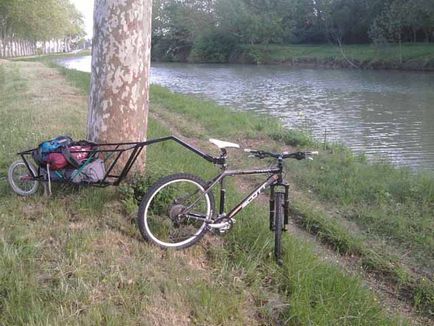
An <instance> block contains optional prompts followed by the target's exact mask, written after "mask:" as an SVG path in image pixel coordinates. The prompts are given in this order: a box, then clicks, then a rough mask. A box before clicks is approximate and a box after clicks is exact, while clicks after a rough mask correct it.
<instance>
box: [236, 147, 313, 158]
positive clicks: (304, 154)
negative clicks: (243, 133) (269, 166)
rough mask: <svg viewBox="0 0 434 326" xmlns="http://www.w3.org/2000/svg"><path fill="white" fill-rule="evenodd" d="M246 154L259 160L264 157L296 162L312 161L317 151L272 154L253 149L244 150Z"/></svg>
mask: <svg viewBox="0 0 434 326" xmlns="http://www.w3.org/2000/svg"><path fill="white" fill-rule="evenodd" d="M244 151H245V152H246V153H250V154H251V155H252V156H253V157H257V158H259V159H263V158H266V157H272V158H276V159H287V158H294V159H296V160H304V159H312V156H313V155H318V152H317V151H306V152H294V153H288V152H283V153H272V152H267V151H262V150H255V149H249V148H246V149H244Z"/></svg>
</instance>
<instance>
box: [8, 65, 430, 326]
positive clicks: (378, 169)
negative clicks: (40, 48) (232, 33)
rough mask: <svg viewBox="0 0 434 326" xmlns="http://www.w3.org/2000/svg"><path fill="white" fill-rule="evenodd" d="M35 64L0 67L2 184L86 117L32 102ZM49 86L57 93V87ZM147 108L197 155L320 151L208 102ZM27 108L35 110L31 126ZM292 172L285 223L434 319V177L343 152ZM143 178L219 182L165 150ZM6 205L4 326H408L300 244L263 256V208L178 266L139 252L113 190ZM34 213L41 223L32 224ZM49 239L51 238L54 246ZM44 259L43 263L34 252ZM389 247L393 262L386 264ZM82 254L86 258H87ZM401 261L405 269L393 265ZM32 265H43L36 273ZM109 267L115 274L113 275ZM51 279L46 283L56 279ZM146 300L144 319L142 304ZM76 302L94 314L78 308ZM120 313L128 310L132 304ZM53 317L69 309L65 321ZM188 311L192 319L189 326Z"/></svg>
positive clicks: (160, 97) (178, 101)
mask: <svg viewBox="0 0 434 326" xmlns="http://www.w3.org/2000/svg"><path fill="white" fill-rule="evenodd" d="M45 63H46V64H49V65H53V64H52V63H49V62H48V61H46V62H45ZM23 65H28V66H23ZM32 65H34V66H32ZM37 65H39V64H38V63H19V62H18V63H16V64H13V63H11V64H7V65H6V66H3V67H2V66H0V81H1V82H0V95H1V96H2V97H0V104H1V105H0V110H3V111H4V112H3V111H2V114H3V116H4V117H5V119H3V120H2V122H0V125H1V131H0V135H1V139H2V142H3V139H4V140H5V141H4V144H3V147H0V150H1V152H2V156H1V158H0V171H5V169H6V167H7V165H8V164H9V163H10V162H11V160H12V156H11V155H13V153H15V152H16V150H18V149H22V148H25V146H29V143H32V145H34V144H36V143H37V142H38V141H40V140H42V139H44V138H47V137H50V136H53V135H49V133H53V132H54V130H55V131H56V132H58V133H59V134H61V133H65V132H69V133H70V134H72V135H74V136H76V137H81V136H82V135H83V132H84V130H83V126H84V125H85V124H84V122H83V121H84V116H85V107H84V106H85V104H86V103H85V102H80V100H79V102H80V103H81V104H79V105H78V106H77V103H75V104H74V103H70V102H69V100H68V101H65V103H63V105H62V106H59V105H60V104H59V103H51V102H45V101H46V100H48V99H44V100H43V99H38V98H35V92H34V91H35V90H33V92H31V91H30V88H31V87H34V86H33V85H29V83H35V85H36V84H37V85H40V87H43V86H44V83H48V84H49V83H50V82H51V81H50V80H47V81H44V82H38V83H36V78H37V76H36V75H37V73H36V71H37V69H42V68H40V67H39V68H38V67H37ZM56 68H57V69H58V70H59V71H60V72H61V73H62V75H63V76H64V77H65V78H66V79H67V80H68V82H69V83H70V85H71V86H72V87H73V88H75V89H78V90H79V92H81V94H83V95H87V94H88V89H89V74H87V73H82V72H78V71H73V70H68V69H64V68H60V67H56ZM52 83H53V84H52V87H53V89H55V87H54V86H55V82H54V81H52ZM1 85H3V86H1ZM48 87H51V86H48ZM44 89H46V87H45V88H44ZM23 94H26V95H25V96H23ZM53 94H54V93H53ZM53 96H54V95H53ZM55 96H61V95H60V94H58V95H55ZM18 98H19V99H20V100H19V101H18V100H17V99H18ZM35 101H36V102H35ZM81 101H83V99H82V100H81ZM50 103H51V104H50ZM151 103H152V104H151V106H152V107H151V112H155V113H156V114H158V112H160V111H161V113H162V114H163V113H166V114H173V115H177V117H180V118H183V119H186V120H188V121H190V122H193V123H194V125H196V126H199V127H200V128H196V129H195V128H193V129H188V127H185V129H183V136H185V137H194V138H195V139H197V140H198V141H200V142H203V144H206V142H204V141H205V140H206V139H207V138H208V137H210V136H216V137H224V138H226V139H227V140H234V141H239V142H240V143H243V142H258V143H259V144H262V145H261V146H262V147H263V146H265V145H263V144H264V143H266V144H268V146H271V147H280V148H281V147H282V146H284V144H288V145H291V146H298V147H299V148H300V149H303V148H306V146H308V147H309V148H314V147H319V145H318V144H315V142H314V141H313V140H312V139H311V138H310V137H309V136H306V135H305V134H302V133H299V132H294V131H288V130H286V129H284V128H282V127H281V126H280V124H279V123H278V122H277V121H276V120H274V119H270V118H265V117H263V116H260V117H258V116H253V115H250V114H246V113H240V112H233V111H232V110H230V109H228V108H224V107H221V106H218V105H217V104H215V103H213V102H211V101H203V100H199V99H196V98H192V97H189V96H185V95H180V94H175V93H172V92H170V91H168V90H167V89H165V88H162V87H159V86H152V87H151ZM48 104H49V105H48ZM47 105H48V111H47ZM70 105H76V106H77V109H70V110H67V111H65V110H66V108H67V107H70ZM29 108H31V109H32V110H34V112H32V113H31V114H30V115H29V111H28V110H29ZM49 110H53V113H55V112H57V113H58V114H57V116H56V114H50V115H49V121H50V124H51V125H53V126H55V128H54V130H47V128H44V127H43V125H45V124H46V123H47V122H45V123H42V121H45V120H41V119H44V116H45V115H44V113H47V112H51V111H49ZM56 110H58V111H56ZM64 112H67V113H66V115H64ZM26 114H27V116H26ZM66 121H68V123H66ZM268 130H272V132H270V131H268ZM149 131H150V134H149V135H148V136H149V138H152V137H156V136H161V135H167V134H169V133H170V132H169V130H167V128H166V127H164V126H162V125H161V124H160V123H159V122H158V121H157V120H155V119H153V118H151V119H150V124H149ZM12 135H14V137H12ZM173 153H177V160H176V161H175V162H172V161H167V157H170V156H171V155H173ZM162 162H165V165H163V164H162ZM288 169H289V170H290V171H291V175H292V177H291V183H293V184H292V188H293V190H294V191H295V192H296V195H295V197H294V198H293V203H294V205H293V214H294V216H295V217H297V218H298V221H299V224H300V225H301V226H303V227H305V228H306V229H307V230H308V231H309V232H312V233H314V234H316V235H317V236H318V239H319V240H321V241H324V242H325V243H328V244H329V245H331V246H332V247H333V248H335V249H336V250H337V251H338V252H340V253H341V254H343V255H346V254H348V255H356V256H360V257H361V258H362V263H361V267H362V268H365V269H371V270H372V271H374V272H375V273H383V275H384V277H386V278H391V282H392V284H395V285H396V289H395V290H396V291H398V292H399V291H402V293H403V294H406V295H409V296H410V299H409V301H410V302H411V303H412V304H413V305H414V307H415V308H416V310H419V311H420V312H421V313H428V315H429V311H430V310H431V311H432V310H433V309H434V287H433V284H432V279H430V277H429V275H428V276H427V277H424V276H421V274H416V275H415V274H414V273H412V272H411V269H412V268H416V269H421V270H428V271H429V273H428V274H430V275H431V277H432V270H433V269H434V266H432V265H431V263H432V262H433V260H432V258H433V257H432V253H433V246H434V244H433V239H434V225H433V224H432V215H430V214H431V213H430V212H432V210H433V209H434V178H433V176H432V175H428V174H415V173H413V172H411V171H408V170H406V169H397V168H394V167H392V166H390V165H388V164H380V165H376V164H370V163H368V162H367V161H366V159H365V158H364V157H363V156H356V155H354V154H353V153H351V152H350V151H348V150H347V149H345V148H341V147H332V148H330V149H328V150H327V151H322V152H321V155H320V158H319V159H318V160H317V161H315V162H313V163H311V164H308V163H306V164H300V163H299V162H296V163H294V162H289V164H288ZM148 171H151V172H150V174H149V177H150V178H156V177H157V176H158V175H162V174H166V173H169V172H172V171H173V172H179V171H184V172H189V171H190V172H193V173H195V174H200V175H202V176H205V177H209V176H211V175H212V174H213V173H215V172H216V171H215V169H214V168H213V167H212V166H211V167H210V166H209V165H207V164H206V163H204V164H203V163H199V164H198V163H197V160H195V158H194V157H192V156H191V155H190V154H188V153H183V152H180V150H179V148H178V147H176V146H175V145H172V144H170V145H158V146H155V147H150V148H149V151H148ZM230 188H231V189H230V191H231V193H236V195H235V197H239V196H240V195H239V193H237V190H236V187H235V185H233V184H232V185H230ZM0 193H1V195H2V198H1V199H0V204H2V205H3V206H2V208H0V216H2V219H3V220H2V221H0V240H1V241H0V257H1V259H0V261H2V262H3V265H2V266H1V267H2V268H1V269H0V281H1V283H0V293H1V291H2V290H3V288H2V286H5V287H8V288H11V289H12V292H11V295H10V296H8V297H6V299H0V323H2V324H5V325H8V324H10V325H12V324H16V323H29V322H30V323H38V321H39V322H47V321H50V322H52V323H56V322H65V321H67V320H68V319H67V317H68V316H75V314H77V316H80V317H78V318H79V320H80V321H81V322H88V323H98V322H103V323H117V322H121V321H122V322H124V323H126V324H133V323H137V322H141V321H144V319H143V318H145V317H144V313H153V314H154V316H156V317H155V318H159V319H157V322H159V323H160V324H162V323H164V322H167V323H168V324H170V320H169V319H165V318H169V316H164V314H163V313H162V311H161V310H159V308H158V307H159V305H161V304H163V302H165V303H167V302H169V304H170V307H168V308H167V309H169V314H171V315H175V316H176V317H177V318H178V320H180V321H181V322H180V323H179V324H183V322H182V321H187V322H186V323H184V324H188V323H193V324H204V323H206V324H216V325H217V324H226V325H233V324H276V323H277V324H279V323H283V324H289V325H300V324H301V325H308V324H312V325H401V324H404V325H405V324H406V321H405V320H400V317H399V316H387V314H386V313H384V311H382V310H381V308H380V305H379V303H378V300H379V299H378V297H376V296H375V295H373V294H372V292H370V291H368V290H367V289H366V288H365V287H364V286H363V285H362V283H361V281H360V279H358V277H354V276H348V275H346V274H345V273H343V272H342V271H340V270H339V268H337V267H335V266H331V265H329V264H328V263H324V262H321V261H320V260H319V259H318V257H316V256H315V254H314V253H313V250H312V248H311V247H310V246H309V245H306V244H304V243H303V241H301V240H299V239H296V238H292V237H291V238H290V237H285V242H284V252H285V257H284V261H285V264H284V266H285V268H283V270H281V269H279V268H278V267H277V266H275V264H273V260H272V257H271V256H270V253H271V252H272V241H271V240H272V239H271V237H272V235H271V233H270V232H269V231H268V230H267V225H266V224H267V223H266V216H267V208H266V207H261V206H260V205H256V206H254V207H251V208H250V209H249V210H248V211H246V212H245V213H244V215H243V216H242V217H241V218H240V221H239V223H237V225H236V226H235V228H234V229H233V230H232V231H231V233H229V234H228V235H227V236H226V237H225V238H224V245H223V246H220V245H218V246H214V247H210V248H207V250H206V251H203V247H200V246H199V248H198V249H193V250H190V251H187V253H186V255H185V256H181V257H180V258H179V256H177V255H176V254H171V253H169V254H168V255H164V257H163V259H161V257H160V251H159V250H158V249H156V248H153V247H152V246H148V245H146V244H145V243H143V241H141V240H140V239H137V235H138V232H137V229H136V227H135V226H134V225H131V224H130V223H129V222H126V221H125V220H123V219H122V214H125V213H122V212H119V211H118V210H117V209H114V210H113V209H110V207H116V205H117V203H119V202H118V200H117V199H116V196H115V194H114V192H113V191H112V190H107V191H101V190H95V191H94V190H85V191H80V192H79V193H74V192H72V193H71V192H66V193H62V192H61V193H60V194H59V195H58V196H55V198H53V199H52V201H51V200H50V201H44V202H43V205H41V204H39V203H38V202H39V200H40V199H39V198H32V199H29V200H21V199H19V198H16V197H15V196H14V195H12V194H10V192H9V191H8V189H7V187H6V186H5V185H0ZM65 204H67V205H72V207H71V208H68V206H65ZM33 210H36V212H37V213H36V215H37V219H36V220H35V219H34V217H33V215H34V214H32V213H33ZM75 211H76V212H78V213H74V212H75ZM105 214H107V216H105ZM7 216H10V217H9V218H6V217H7ZM88 216H89V217H91V219H89V218H88ZM16 221H18V222H21V223H17V222H16ZM430 221H431V222H430ZM347 222H348V223H350V224H347ZM59 223H60V224H59ZM62 223H63V224H64V225H63V226H62V225H61V224H62ZM77 223H78V224H83V225H84V227H83V226H80V225H79V226H77V225H76V224H77ZM349 225H354V227H349ZM354 228H356V229H354ZM44 229H45V230H44ZM5 230H7V231H11V232H5ZM45 238H48V239H51V240H49V242H48V246H47V245H46V244H45V242H44V240H43V239H45ZM138 240H139V241H138ZM113 241H115V242H113ZM117 241H119V242H117ZM119 243H120V244H119ZM49 244H53V247H52V248H51V247H50V245H49ZM380 244H383V245H380ZM38 246H40V248H41V249H42V253H38V252H36V251H35V248H38ZM395 247H396V248H397V250H396V251H392V250H391V248H395ZM104 248H106V249H109V252H107V251H104ZM124 249H125V250H126V252H127V255H126V257H124V255H125V252H124ZM83 250H87V251H89V252H90V254H89V255H86V256H83ZM98 253H100V255H101V256H100V257H97V255H98ZM402 253H405V254H406V256H405V257H410V258H409V259H407V258H406V259H401V258H400V257H401V256H400V255H401V254H402ZM41 255H42V256H41ZM56 255H57V258H56ZM203 255H205V256H206V257H207V262H206V263H205V264H209V265H210V275H212V276H214V277H215V278H216V282H215V283H214V280H211V279H210V278H209V276H206V275H205V273H203V271H202V272H201V271H195V270H194V268H193V269H192V268H191V266H190V265H189V263H188V261H189V260H190V261H191V260H193V261H198V260H199V261H200V259H201V258H200V257H202V256H203ZM50 257H51V258H50ZM424 258H425V259H424ZM41 259H42V260H41ZM83 259H84V261H85V262H88V261H92V259H96V262H97V264H91V266H92V267H93V268H94V269H95V270H94V271H92V270H90V269H89V268H87V267H86V265H84V264H83V262H82V260H83ZM124 259H125V260H126V262H127V264H128V265H126V266H125V265H124V261H123V260H124ZM178 259H180V263H179V261H178ZM36 260H37V261H40V262H41V263H42V265H41V266H37V265H35V264H34V263H32V262H34V261H36ZM110 261H114V266H115V267H114V269H112V267H110V266H113V264H112V265H110ZM145 261H146V262H147V264H146V263H145ZM143 264H146V266H147V267H146V268H145V270H142V269H141V267H143ZM149 264H150V265H151V266H149ZM152 264H154V265H155V266H152ZM174 264H178V265H176V267H175V265H174ZM52 266H55V269H54V272H53V271H51V270H50V268H51V267H52ZM25 270H28V271H27V272H24V271H25ZM56 271H58V272H56ZM119 271H122V273H125V275H127V276H125V277H124V276H123V275H122V273H119ZM159 273H162V276H161V277H159V276H158V275H159ZM184 273H189V274H191V273H193V274H194V273H197V274H198V278H199V279H198V280H196V281H194V280H193V281H192V280H189V279H184V278H182V277H181V278H179V277H177V276H176V275H178V274H180V275H183V274H184ZM14 275H16V277H15V276H14ZM101 275H105V276H101ZM149 275H153V278H152V280H153V282H147V281H146V279H147V278H148V277H149ZM234 275H235V276H234ZM41 278H42V280H46V281H44V282H46V283H43V286H41V285H40V284H39V283H38V280H39V279H41ZM24 280H25V281H24ZM130 280H131V282H132V283H130ZM20 282H24V284H25V285H26V289H23V288H20V287H18V286H17V284H18V283H20ZM2 284H3V285H2ZM114 285H116V289H115V288H114ZM219 285H223V287H220V286H219ZM65 286H66V288H65ZM93 288H96V289H97V291H96V292H94V291H93V290H92V289H93ZM68 289H69V290H68ZM406 291H407V292H406ZM104 297H105V298H106V299H104ZM143 298H145V303H146V305H145V306H143V304H144V303H143V302H140V300H143ZM81 301H83V302H87V303H88V305H90V307H91V308H84V307H81V306H80V305H78V306H75V305H74V304H75V303H74V302H81ZM126 301H128V302H130V304H129V305H126V304H125V302H126ZM228 303H229V304H228ZM59 306H60V307H62V309H64V310H62V311H61V310H59V308H57V307H59ZM247 306H250V309H251V310H250V311H249V308H247ZM185 307H188V309H187V310H189V312H188V314H187V316H185V313H184V310H185V309H184V308H185ZM209 307H217V308H218V309H217V308H216V309H210V308H209ZM2 309H3V310H2ZM2 312H4V313H3V314H2ZM13 314H15V316H14V315H13ZM249 315H251V316H249ZM65 318H66V319H65ZM68 318H70V317H68ZM249 318H252V319H249ZM150 324H155V323H152V322H150Z"/></svg>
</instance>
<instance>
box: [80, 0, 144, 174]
mask: <svg viewBox="0 0 434 326" xmlns="http://www.w3.org/2000/svg"><path fill="white" fill-rule="evenodd" d="M151 13H152V1H151V0H96V1H95V7H94V38H93V47H92V78H91V91H90V103H89V114H88V138H89V139H90V140H92V141H95V142H100V143H101V142H127V141H144V140H145V139H146V130H147V120H148V119H147V116H148V108H149V69H150V59H151V17H152V16H151ZM144 152H145V151H143V155H141V156H140V157H139V159H138V161H137V162H136V164H135V165H134V166H133V170H134V171H143V170H144V161H145V153H144ZM126 158H127V157H124V158H121V162H119V164H118V166H119V167H122V165H123V164H125V160H126Z"/></svg>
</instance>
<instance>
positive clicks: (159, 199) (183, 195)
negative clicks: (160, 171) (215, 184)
mask: <svg viewBox="0 0 434 326" xmlns="http://www.w3.org/2000/svg"><path fill="white" fill-rule="evenodd" d="M205 187H206V182H205V181H204V180H202V179H201V178H199V177H197V176H194V175H191V174H174V175H171V176H167V177H164V178H162V179H160V180H158V181H157V182H156V183H155V184H154V185H153V186H151V187H150V188H149V190H148V192H147V193H146V195H145V196H144V198H143V199H142V201H141V203H140V208H139V213H138V216H137V222H138V223H137V224H138V225H139V229H140V232H141V234H142V236H143V237H144V238H145V240H147V241H150V242H152V243H154V244H156V245H158V246H160V247H162V248H176V249H183V248H187V247H190V246H192V245H193V244H195V243H196V242H197V241H199V240H200V239H201V238H202V237H203V235H204V234H205V233H206V231H207V227H206V224H207V222H209V221H210V219H211V217H212V214H213V213H214V208H215V201H214V196H213V194H212V192H209V193H205Z"/></svg>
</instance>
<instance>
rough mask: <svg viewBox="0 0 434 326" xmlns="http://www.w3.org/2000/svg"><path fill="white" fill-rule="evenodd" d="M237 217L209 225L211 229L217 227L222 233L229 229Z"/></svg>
mask: <svg viewBox="0 0 434 326" xmlns="http://www.w3.org/2000/svg"><path fill="white" fill-rule="evenodd" d="M224 219H226V218H222V219H217V221H218V220H224ZM235 222H236V221H235V219H233V218H231V219H226V221H224V222H219V223H210V224H208V227H209V228H210V229H215V230H218V231H219V232H220V233H225V232H226V231H228V230H229V229H230V228H231V227H232V225H233V224H234V223H235Z"/></svg>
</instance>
